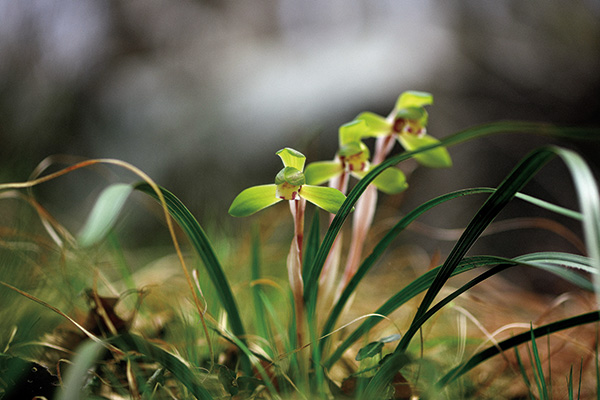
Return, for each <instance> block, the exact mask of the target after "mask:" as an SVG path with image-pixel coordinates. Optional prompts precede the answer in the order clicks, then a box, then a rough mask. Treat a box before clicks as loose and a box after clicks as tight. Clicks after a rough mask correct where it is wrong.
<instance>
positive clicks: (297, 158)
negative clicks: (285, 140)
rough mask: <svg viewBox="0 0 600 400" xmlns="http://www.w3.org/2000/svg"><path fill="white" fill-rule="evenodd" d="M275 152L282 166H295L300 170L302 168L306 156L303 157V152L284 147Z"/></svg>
mask: <svg viewBox="0 0 600 400" xmlns="http://www.w3.org/2000/svg"><path fill="white" fill-rule="evenodd" d="M275 154H277V155H278V156H279V158H281V161H282V162H283V165H284V166H286V167H292V168H296V169H297V170H298V171H300V172H302V171H303V170H304V162H305V161H306V157H304V154H302V153H300V152H299V151H298V150H294V149H292V148H289V147H286V148H284V149H281V150H279V151H278V152H277V153H275Z"/></svg>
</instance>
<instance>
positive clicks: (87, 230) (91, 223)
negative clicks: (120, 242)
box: [78, 183, 133, 247]
mask: <svg viewBox="0 0 600 400" xmlns="http://www.w3.org/2000/svg"><path fill="white" fill-rule="evenodd" d="M132 191H133V187H132V186H131V185H128V184H124V183H117V184H114V185H110V186H109V187H107V188H106V189H104V190H103V191H102V193H100V196H98V200H96V204H95V205H94V208H93V209H92V211H91V212H90V215H89V216H88V219H87V221H86V223H85V225H84V226H83V228H82V229H81V231H80V233H79V235H78V242H79V244H80V245H81V246H83V247H87V246H91V245H93V244H96V243H98V242H99V241H100V240H101V239H102V238H104V236H106V234H107V233H108V232H109V231H110V229H111V228H112V227H113V226H114V224H115V223H116V221H117V218H118V216H119V213H120V212H121V209H122V208H123V205H124V204H125V201H126V200H127V198H128V197H129V195H130V194H131V192H132Z"/></svg>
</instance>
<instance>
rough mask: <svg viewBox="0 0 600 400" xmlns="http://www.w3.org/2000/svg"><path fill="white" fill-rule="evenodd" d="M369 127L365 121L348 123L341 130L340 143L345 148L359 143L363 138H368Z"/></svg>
mask: <svg viewBox="0 0 600 400" xmlns="http://www.w3.org/2000/svg"><path fill="white" fill-rule="evenodd" d="M368 132H369V127H368V126H367V123H366V121H364V120H354V121H351V122H348V123H346V124H344V125H342V126H340V129H339V143H340V146H344V145H346V144H348V143H353V142H359V141H360V139H362V138H363V137H366V136H368Z"/></svg>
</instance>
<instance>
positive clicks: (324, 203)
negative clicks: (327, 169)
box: [300, 185, 346, 214]
mask: <svg viewBox="0 0 600 400" xmlns="http://www.w3.org/2000/svg"><path fill="white" fill-rule="evenodd" d="M300 196H302V197H303V198H304V199H306V200H308V201H310V202H311V203H313V204H314V205H316V206H318V207H321V208H322V209H323V210H325V211H327V212H330V213H332V214H337V212H338V210H339V209H340V207H341V206H342V203H344V200H346V196H344V194H343V193H342V192H340V191H339V190H337V189H334V188H330V187H327V186H313V185H304V186H302V190H301V191H300Z"/></svg>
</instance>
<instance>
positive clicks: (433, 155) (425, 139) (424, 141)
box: [398, 134, 452, 168]
mask: <svg viewBox="0 0 600 400" xmlns="http://www.w3.org/2000/svg"><path fill="white" fill-rule="evenodd" d="M398 140H399V141H400V144H401V145H402V147H404V148H405V149H406V150H408V151H412V150H418V149H420V148H422V147H425V146H430V145H432V144H435V143H439V142H440V141H439V140H437V139H436V138H434V137H431V136H429V135H423V136H417V135H412V134H401V135H398ZM414 157H415V159H416V160H417V161H418V162H419V163H420V164H422V165H425V166H426V167H431V168H445V167H451V166H452V159H451V158H450V154H448V150H446V148H445V147H437V148H435V149H431V150H427V151H425V152H423V153H419V154H416V155H415V156H414Z"/></svg>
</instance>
